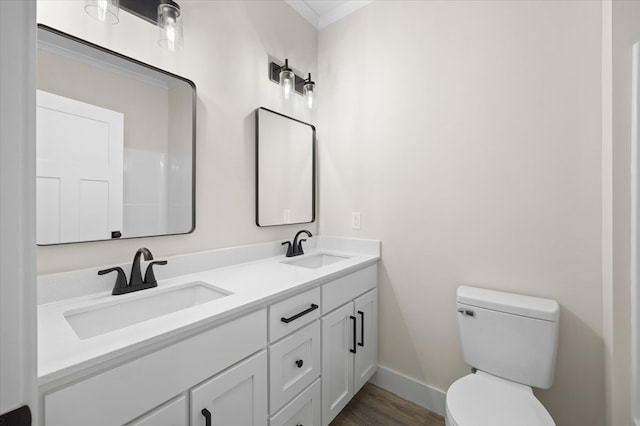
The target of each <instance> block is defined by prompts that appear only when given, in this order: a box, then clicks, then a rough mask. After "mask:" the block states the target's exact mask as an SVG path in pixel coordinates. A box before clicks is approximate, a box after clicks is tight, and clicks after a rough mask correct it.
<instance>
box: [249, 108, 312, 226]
mask: <svg viewBox="0 0 640 426" xmlns="http://www.w3.org/2000/svg"><path fill="white" fill-rule="evenodd" d="M315 182H316V128H315V127H314V126H312V125H311V124H309V123H305V122H303V121H300V120H296V119H295V118H291V117H288V116H286V115H284V114H280V113H278V112H275V111H272V110H269V109H267V108H264V107H260V108H258V109H257V110H256V225H258V226H261V227H263V226H277V225H291V224H297V223H309V222H313V221H315V219H316V214H315V211H316V190H315V186H316V185H315Z"/></svg>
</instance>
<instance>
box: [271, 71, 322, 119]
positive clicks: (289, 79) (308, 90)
mask: <svg viewBox="0 0 640 426" xmlns="http://www.w3.org/2000/svg"><path fill="white" fill-rule="evenodd" d="M308 75H309V76H308V77H307V78H306V79H304V78H302V77H300V76H299V75H298V74H296V73H294V72H293V70H292V69H291V68H290V67H289V60H288V59H285V60H284V65H280V64H278V63H276V62H273V61H271V62H269V79H270V80H271V81H273V82H274V83H277V84H279V85H280V87H282V96H283V97H284V98H285V99H290V98H291V95H292V94H293V93H297V94H299V95H302V96H304V97H305V100H306V104H307V107H308V108H309V109H311V108H313V104H314V102H315V99H314V98H315V87H316V83H315V82H314V81H312V80H311V73H309V74H308Z"/></svg>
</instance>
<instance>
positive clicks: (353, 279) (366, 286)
mask: <svg viewBox="0 0 640 426" xmlns="http://www.w3.org/2000/svg"><path fill="white" fill-rule="evenodd" d="M377 286H378V266H377V265H371V266H367V267H366V268H364V269H361V270H359V271H356V272H353V273H351V274H349V275H345V276H344V277H341V278H338V279H337V280H334V281H331V282H330V283H327V284H325V285H323V286H322V315H324V314H326V313H328V312H331V311H333V310H334V309H336V308H337V307H339V306H342V305H344V304H345V303H347V302H348V301H350V300H353V299H355V298H356V297H358V296H360V295H361V294H363V293H366V292H367V291H369V290H371V289H372V288H376V287H377Z"/></svg>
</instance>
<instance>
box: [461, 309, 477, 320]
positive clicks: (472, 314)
mask: <svg viewBox="0 0 640 426" xmlns="http://www.w3.org/2000/svg"><path fill="white" fill-rule="evenodd" d="M458 312H460V313H461V314H462V315H464V316H465V317H472V318H473V317H475V316H476V313H475V312H474V311H472V310H471V309H464V308H458Z"/></svg>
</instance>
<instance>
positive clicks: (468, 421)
mask: <svg viewBox="0 0 640 426" xmlns="http://www.w3.org/2000/svg"><path fill="white" fill-rule="evenodd" d="M446 410H447V411H446V416H445V423H446V425H447V426H555V422H554V421H553V419H552V418H551V415H550V414H549V412H548V411H547V410H546V409H545V408H544V406H543V405H542V404H541V403H540V401H538V399H537V398H536V397H535V396H534V395H533V391H532V389H531V388H530V387H529V386H525V385H521V384H519V383H514V382H511V381H509V380H505V379H501V378H499V377H495V376H492V375H491V374H487V373H483V372H482V371H478V372H477V373H476V374H469V375H466V376H464V377H462V378H460V379H458V380H456V381H455V382H454V383H453V384H452V385H451V387H449V391H448V392H447V402H446Z"/></svg>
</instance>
